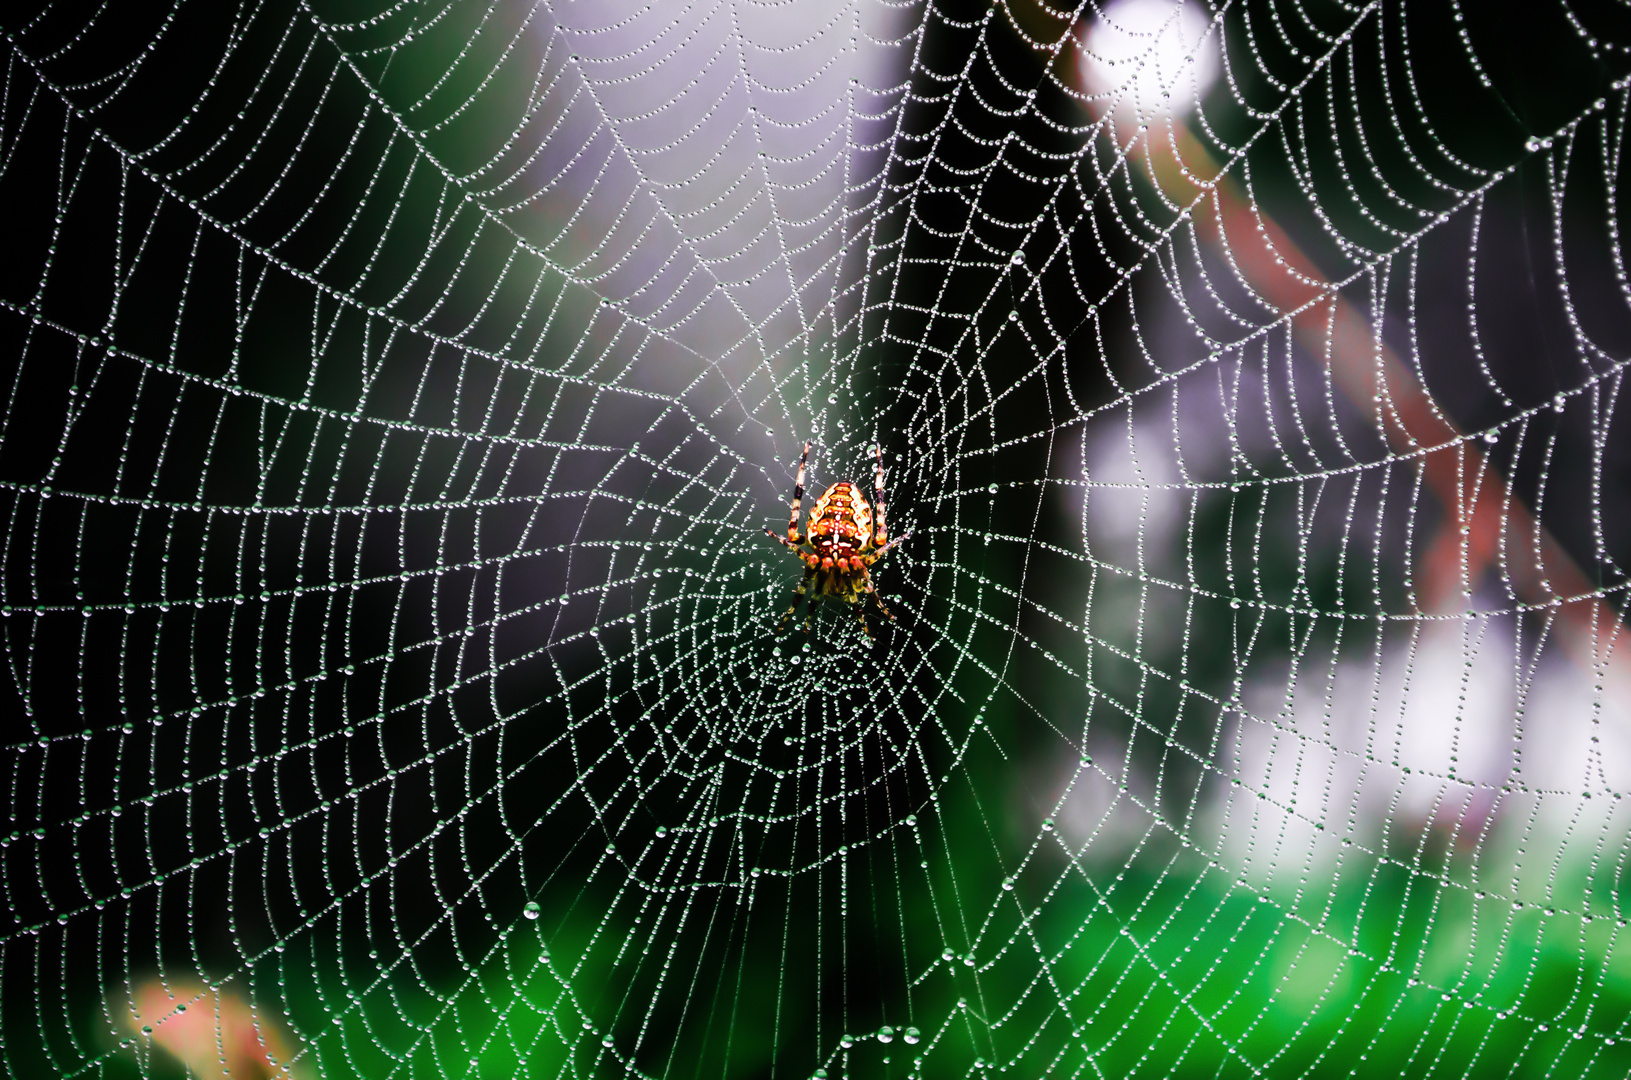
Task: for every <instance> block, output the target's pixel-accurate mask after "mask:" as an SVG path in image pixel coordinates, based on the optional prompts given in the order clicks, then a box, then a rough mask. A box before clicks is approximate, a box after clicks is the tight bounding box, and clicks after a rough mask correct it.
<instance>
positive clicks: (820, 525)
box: [807, 480, 872, 558]
mask: <svg viewBox="0 0 1631 1080" xmlns="http://www.w3.org/2000/svg"><path fill="white" fill-rule="evenodd" d="M807 532H808V534H809V537H810V546H811V547H813V548H815V549H816V553H817V554H818V555H821V556H824V557H826V556H830V557H832V558H838V557H840V556H843V557H845V558H847V557H849V556H851V555H855V554H858V553H860V552H861V551H863V550H865V549H866V547H867V546H868V545H869V544H870V543H871V541H872V507H871V505H870V504H868V503H867V501H866V499H865V498H864V497H863V496H862V495H861V492H860V491H859V490H858V489H857V488H856V486H855V485H854V484H852V483H850V482H849V481H848V480H840V481H839V482H838V483H836V484H834V485H833V486H832V487H830V488H828V489H827V490H826V491H824V492H822V494H821V497H820V498H819V499H817V500H816V501H815V505H814V506H812V507H811V508H810V527H809V529H808V530H807Z"/></svg>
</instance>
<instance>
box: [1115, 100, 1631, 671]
mask: <svg viewBox="0 0 1631 1080" xmlns="http://www.w3.org/2000/svg"><path fill="white" fill-rule="evenodd" d="M1163 125H1170V129H1171V135H1170V138H1169V139H1167V140H1164V141H1163V140H1162V139H1160V138H1158V137H1157V136H1156V134H1155V132H1156V131H1157V130H1158V129H1159V128H1160V127H1161V126H1163ZM1141 141H1142V142H1143V145H1144V146H1145V147H1146V153H1145V155H1144V157H1145V160H1146V163H1147V164H1148V166H1149V168H1150V172H1151V176H1152V178H1153V179H1154V181H1155V183H1156V186H1157V187H1158V188H1159V189H1160V191H1161V192H1162V194H1163V195H1164V196H1166V197H1167V198H1168V199H1170V200H1172V201H1173V202H1174V203H1176V204H1177V206H1179V207H1188V208H1189V213H1190V217H1191V219H1192V220H1193V223H1194V227H1195V231H1196V234H1197V235H1198V236H1200V238H1201V239H1202V240H1204V241H1205V242H1206V243H1207V244H1209V245H1210V246H1212V247H1213V248H1215V249H1216V250H1217V251H1218V252H1219V253H1220V254H1221V255H1222V256H1223V257H1224V258H1225V259H1226V260H1227V261H1228V262H1229V264H1230V265H1231V266H1233V267H1234V268H1235V270H1236V272H1237V273H1238V274H1239V275H1240V278H1241V280H1242V282H1243V284H1245V285H1246V287H1247V288H1249V289H1251V290H1252V291H1253V293H1255V295H1256V296H1257V298H1258V299H1259V300H1260V301H1261V302H1262V303H1263V304H1265V305H1266V306H1268V307H1269V308H1270V309H1271V310H1274V311H1278V312H1280V313H1281V315H1282V316H1283V317H1284V318H1286V319H1287V320H1288V322H1289V324H1290V327H1291V331H1292V334H1293V336H1294V337H1295V339H1296V340H1297V342H1298V343H1299V344H1300V345H1301V346H1302V348H1303V349H1304V350H1305V351H1306V352H1307V353H1308V354H1309V355H1310V356H1315V357H1323V359H1324V362H1325V367H1326V370H1327V371H1328V372H1329V373H1330V378H1331V381H1332V383H1333V384H1334V385H1335V386H1336V387H1337V389H1339V390H1341V391H1342V393H1343V394H1344V395H1345V396H1346V397H1347V398H1348V399H1349V400H1350V401H1352V402H1353V403H1354V405H1355V406H1357V407H1358V409H1359V411H1360V412H1361V413H1362V414H1364V415H1367V416H1369V417H1370V418H1371V419H1372V421H1373V422H1374V423H1375V424H1376V426H1377V427H1378V428H1379V429H1380V430H1381V432H1382V434H1383V436H1384V438H1386V440H1387V443H1388V446H1389V447H1390V448H1391V449H1392V450H1393V452H1394V453H1396V454H1398V455H1400V457H1402V458H1406V459H1409V460H1411V461H1413V462H1415V463H1416V465H1417V468H1418V469H1419V470H1420V471H1421V475H1422V479H1423V483H1424V484H1425V486H1426V487H1427V488H1428V489H1429V490H1431V491H1432V493H1433V494H1434V496H1435V497H1436V498H1437V499H1438V500H1439V501H1440V503H1442V504H1443V506H1444V508H1445V512H1446V514H1445V522H1444V525H1443V526H1442V527H1441V529H1440V530H1439V532H1438V534H1437V535H1436V536H1435V537H1434V538H1433V539H1432V541H1431V542H1430V543H1429V544H1428V546H1427V548H1426V550H1425V551H1424V552H1423V554H1422V557H1421V560H1420V564H1419V566H1418V568H1417V570H1418V572H1417V573H1416V575H1415V577H1416V580H1418V581H1420V582H1422V583H1423V585H1424V595H1422V596H1421V597H1419V604H1420V607H1421V609H1422V610H1423V611H1424V612H1427V613H1429V614H1434V613H1442V612H1445V611H1446V610H1449V609H1450V608H1451V607H1452V601H1451V597H1452V595H1453V592H1454V591H1455V586H1456V585H1457V584H1459V586H1460V591H1461V592H1462V593H1463V594H1464V595H1466V596H1470V595H1471V594H1472V591H1473V588H1474V587H1475V586H1476V584H1477V583H1478V581H1479V579H1480V578H1481V577H1482V576H1483V574H1484V573H1485V571H1486V570H1488V569H1490V568H1491V567H1494V566H1496V565H1497V564H1500V565H1501V566H1503V567H1504V568H1505V570H1506V572H1507V575H1508V578H1507V580H1508V581H1509V584H1510V587H1511V589H1512V591H1513V593H1514V594H1515V595H1516V596H1517V597H1518V599H1519V600H1521V601H1522V602H1524V603H1526V604H1530V605H1536V606H1544V607H1551V608H1554V609H1556V610H1557V611H1558V613H1559V619H1558V621H1557V624H1556V625H1558V626H1559V627H1560V631H1559V638H1560V639H1561V641H1562V643H1563V645H1564V648H1565V651H1566V652H1567V653H1568V654H1569V655H1570V657H1571V658H1572V659H1573V660H1574V661H1575V662H1576V663H1578V664H1580V665H1581V666H1582V667H1585V668H1587V669H1588V670H1590V671H1591V672H1592V673H1593V674H1594V675H1596V676H1597V681H1598V683H1600V684H1604V685H1600V686H1599V690H1602V691H1606V697H1607V699H1608V700H1615V699H1616V698H1617V699H1618V700H1628V699H1631V662H1628V661H1627V660H1626V658H1625V655H1624V651H1623V650H1622V651H1621V652H1620V653H1619V654H1616V653H1615V651H1614V645H1615V644H1616V642H1617V641H1618V639H1619V636H1620V635H1621V633H1622V632H1623V631H1624V627H1623V625H1622V624H1621V621H1620V619H1619V616H1618V614H1617V613H1616V612H1615V611H1614V609H1613V608H1612V607H1611V606H1610V605H1609V604H1608V603H1607V602H1605V601H1604V599H1603V598H1602V596H1601V595H1600V594H1599V593H1598V589H1597V586H1596V585H1595V584H1593V583H1592V581H1591V580H1590V579H1588V578H1587V576H1586V575H1585V573H1584V572H1582V571H1581V569H1580V567H1579V566H1578V565H1577V564H1576V563H1575V562H1574V560H1573V559H1572V558H1571V557H1570V556H1569V554H1568V552H1567V551H1565V550H1564V548H1563V547H1562V545H1560V544H1559V543H1557V541H1556V540H1555V539H1554V538H1553V537H1552V535H1551V533H1550V532H1549V531H1548V530H1547V529H1546V528H1545V527H1544V526H1542V525H1541V523H1540V521H1539V520H1538V519H1536V518H1535V516H1534V515H1533V514H1532V513H1531V512H1530V510H1529V508H1528V507H1527V506H1526V505H1524V502H1523V500H1522V498H1521V497H1520V496H1519V495H1518V494H1517V493H1516V492H1514V491H1513V490H1512V488H1511V486H1510V485H1509V484H1508V483H1507V482H1506V478H1505V477H1504V476H1502V475H1501V474H1500V472H1499V470H1498V469H1496V468H1495V467H1494V466H1493V465H1492V464H1491V463H1490V462H1489V461H1488V459H1487V458H1486V457H1485V455H1484V453H1483V451H1482V450H1481V449H1480V448H1479V446H1478V444H1477V443H1476V442H1475V441H1474V440H1472V439H1470V438H1468V437H1467V436H1466V435H1464V434H1463V433H1462V432H1461V431H1460V430H1459V428H1457V426H1456V424H1455V422H1454V421H1453V420H1452V419H1450V418H1449V417H1448V416H1446V415H1445V414H1444V413H1443V411H1442V410H1440V409H1439V407H1438V405H1437V403H1436V402H1434V401H1433V399H1432V396H1431V395H1430V394H1428V393H1427V391H1426V389H1425V388H1424V387H1423V386H1422V384H1421V382H1420V380H1418V379H1417V377H1416V375H1415V374H1414V373H1413V372H1412V371H1411V369H1410V368H1409V367H1408V366H1406V365H1405V364H1404V363H1403V362H1402V361H1401V360H1400V359H1399V357H1398V356H1397V355H1396V354H1395V353H1394V352H1393V350H1392V349H1390V348H1389V347H1388V345H1387V343H1386V342H1384V341H1383V340H1382V338H1381V335H1380V334H1379V333H1378V331H1377V328H1376V327H1375V326H1373V324H1372V322H1371V321H1370V320H1369V319H1367V318H1366V317H1365V316H1364V314H1363V313H1362V312H1361V311H1360V310H1359V309H1358V308H1356V307H1355V305H1354V304H1352V303H1351V302H1349V301H1348V300H1347V299H1346V298H1344V297H1343V296H1342V295H1340V293H1339V292H1338V290H1337V287H1336V286H1334V285H1332V284H1331V283H1329V282H1328V281H1326V280H1325V278H1324V277H1323V276H1322V275H1321V273H1320V271H1319V268H1318V267H1316V266H1315V265H1314V263H1313V261H1312V260H1310V259H1309V258H1308V257H1307V256H1306V255H1305V254H1304V253H1303V252H1302V250H1301V249H1300V248H1298V246H1297V245H1296V243H1295V242H1293V241H1292V239H1291V237H1290V236H1289V235H1287V234H1286V232H1285V231H1284V230H1283V229H1281V228H1280V227H1279V226H1278V225H1277V224H1275V222H1274V220H1273V219H1272V218H1271V217H1269V216H1268V215H1267V214H1266V213H1265V212H1264V211H1263V209H1262V208H1261V207H1260V206H1258V205H1257V204H1256V203H1254V202H1253V201H1252V200H1251V199H1250V198H1249V197H1248V196H1247V195H1246V194H1245V193H1244V192H1243V191H1242V190H1241V189H1240V187H1239V185H1238V183H1237V182H1236V181H1235V179H1234V178H1233V177H1232V176H1230V175H1227V174H1225V173H1224V172H1223V171H1222V170H1221V169H1220V168H1219V167H1218V165H1217V163H1216V162H1215V161H1214V160H1213V158H1212V156H1211V155H1210V154H1209V153H1208V152H1207V150H1206V148H1205V147H1204V146H1202V145H1201V143H1200V142H1199V141H1198V140H1197V139H1196V138H1195V137H1194V136H1193V135H1192V134H1191V133H1190V131H1189V129H1188V127H1187V126H1186V125H1185V124H1184V123H1183V122H1182V121H1181V120H1179V119H1177V118H1164V119H1163V120H1162V121H1161V123H1159V124H1152V125H1151V130H1150V132H1149V135H1148V137H1147V138H1145V139H1143V140H1141ZM1123 145H1126V143H1123ZM1524 546H1527V547H1528V548H1529V549H1530V550H1531V551H1532V552H1533V557H1532V558H1514V556H1515V555H1517V554H1518V552H1519V551H1520V550H1522V547H1524ZM1611 678H1612V681H1613V683H1614V684H1615V685H1614V686H1613V687H1610V686H1608V685H1606V684H1607V682H1608V681H1609V680H1610V679H1611Z"/></svg>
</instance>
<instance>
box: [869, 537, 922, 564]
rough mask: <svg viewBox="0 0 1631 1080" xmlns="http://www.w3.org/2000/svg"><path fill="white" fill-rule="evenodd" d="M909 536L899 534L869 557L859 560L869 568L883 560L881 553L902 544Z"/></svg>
mask: <svg viewBox="0 0 1631 1080" xmlns="http://www.w3.org/2000/svg"><path fill="white" fill-rule="evenodd" d="M911 535H912V534H911V533H909V532H908V533H901V534H900V535H899V536H896V537H892V538H891V539H890V540H888V541H887V542H886V543H885V544H884V545H883V546H882V547H880V548H878V549H877V550H876V551H873V552H872V553H871V554H870V555H863V556H862V557H861V560H862V561H863V562H865V563H866V564H867V565H868V566H871V565H872V564H873V563H875V562H877V561H878V560H879V559H881V558H883V553H884V552H886V551H888V550H889V549H890V548H892V547H894V546H895V545H896V544H904V543H905V542H906V541H907V540H908V539H910V538H911Z"/></svg>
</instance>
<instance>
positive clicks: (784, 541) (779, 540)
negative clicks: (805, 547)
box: [765, 526, 804, 559]
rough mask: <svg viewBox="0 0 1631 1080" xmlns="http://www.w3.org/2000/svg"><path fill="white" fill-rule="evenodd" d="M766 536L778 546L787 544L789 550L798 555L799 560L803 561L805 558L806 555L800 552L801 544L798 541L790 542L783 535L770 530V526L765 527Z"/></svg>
mask: <svg viewBox="0 0 1631 1080" xmlns="http://www.w3.org/2000/svg"><path fill="white" fill-rule="evenodd" d="M765 534H766V535H767V536H769V537H770V538H771V539H772V540H774V541H776V542H777V543H778V544H786V545H787V546H788V547H789V548H791V549H792V550H793V551H795V552H797V553H798V555H799V558H801V559H802V558H803V557H804V553H803V552H802V551H799V542H798V541H797V540H789V539H788V538H787V537H785V536H783V535H782V534H781V533H779V532H777V531H776V530H775V529H772V528H770V527H769V526H766V527H765Z"/></svg>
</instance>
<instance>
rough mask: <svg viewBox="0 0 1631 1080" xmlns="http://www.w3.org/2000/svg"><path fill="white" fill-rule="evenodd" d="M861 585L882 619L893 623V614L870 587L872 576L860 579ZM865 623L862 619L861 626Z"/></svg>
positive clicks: (868, 575) (876, 591) (863, 605)
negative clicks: (876, 606) (875, 605)
mask: <svg viewBox="0 0 1631 1080" xmlns="http://www.w3.org/2000/svg"><path fill="white" fill-rule="evenodd" d="M901 539H903V540H904V539H905V537H902V538H901ZM861 583H862V584H863V585H864V586H865V587H866V591H867V595H868V596H870V597H872V602H873V603H874V604H877V605H878V613H879V614H880V615H882V616H883V617H884V618H886V619H888V620H889V621H890V622H894V621H895V615H894V612H892V611H890V610H889V609H888V608H887V607H885V606H884V603H883V597H881V596H879V595H878V590H877V589H874V588H873V587H872V575H871V574H867V575H866V576H865V577H864V578H862V579H861ZM861 606H862V607H863V608H865V606H866V605H865V604H862V605H861ZM865 621H866V620H865V618H864V617H863V618H862V623H863V625H864V624H865ZM867 633H871V631H870V630H869V631H867Z"/></svg>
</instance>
